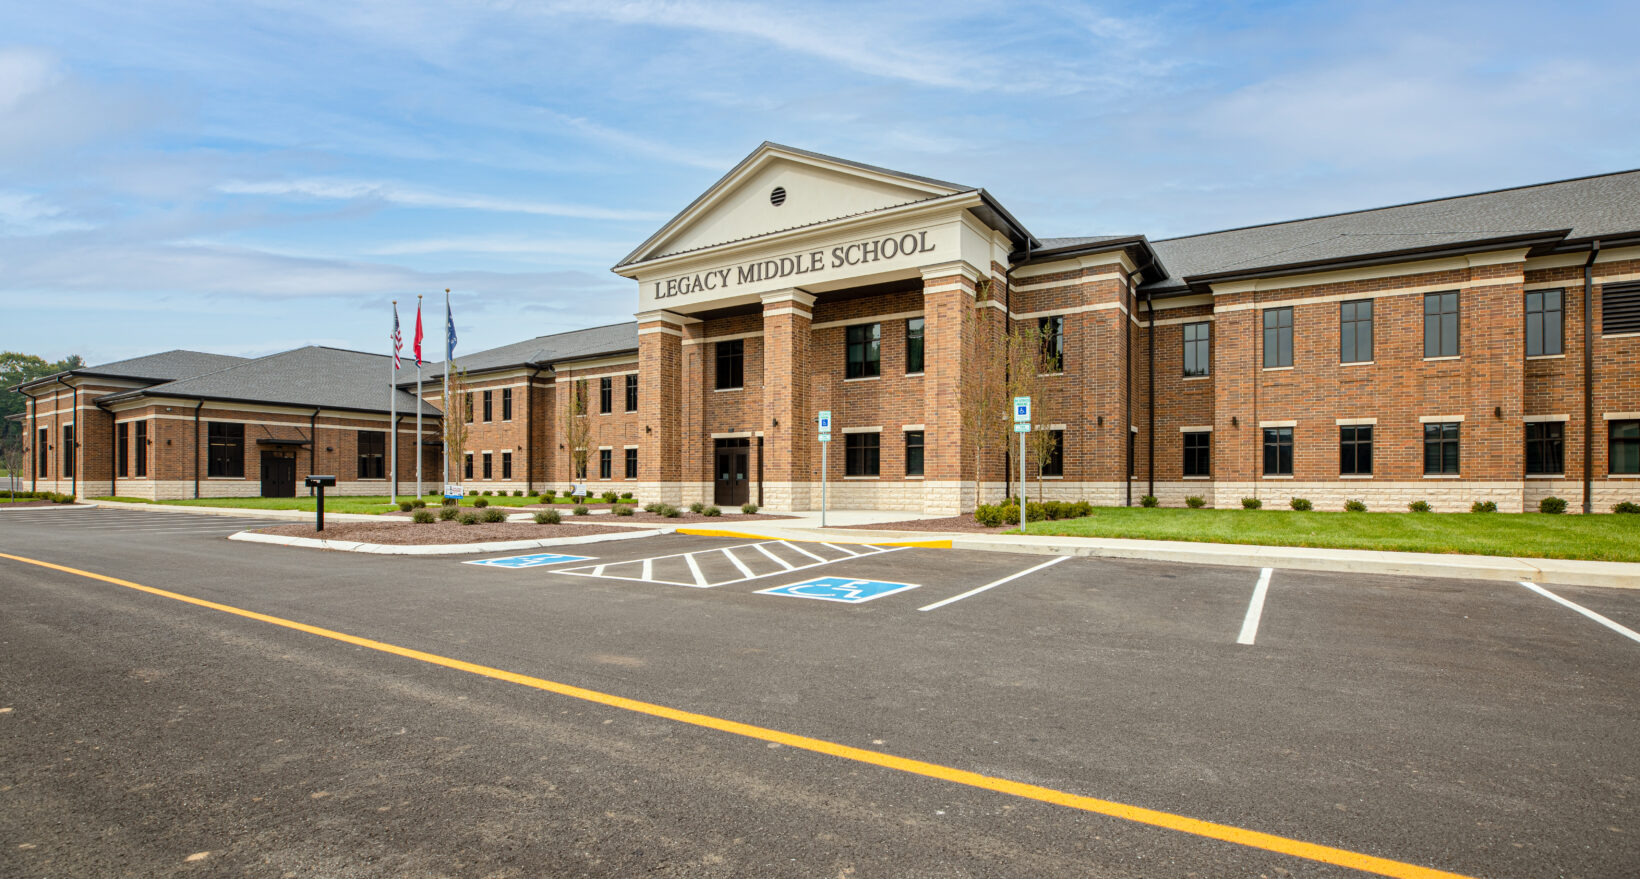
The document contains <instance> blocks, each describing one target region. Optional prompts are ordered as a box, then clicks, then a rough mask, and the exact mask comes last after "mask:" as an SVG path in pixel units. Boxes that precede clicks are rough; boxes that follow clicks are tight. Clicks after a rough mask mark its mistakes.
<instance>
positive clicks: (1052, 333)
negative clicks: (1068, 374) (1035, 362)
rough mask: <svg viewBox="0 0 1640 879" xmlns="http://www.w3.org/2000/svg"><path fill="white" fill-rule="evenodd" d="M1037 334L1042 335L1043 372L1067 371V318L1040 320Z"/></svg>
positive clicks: (1037, 325)
mask: <svg viewBox="0 0 1640 879" xmlns="http://www.w3.org/2000/svg"><path fill="white" fill-rule="evenodd" d="M1036 329H1037V332H1039V333H1041V334H1042V371H1043V372H1045V373H1055V372H1064V371H1065V318H1064V317H1063V316H1056V317H1044V318H1038V319H1037V322H1036Z"/></svg>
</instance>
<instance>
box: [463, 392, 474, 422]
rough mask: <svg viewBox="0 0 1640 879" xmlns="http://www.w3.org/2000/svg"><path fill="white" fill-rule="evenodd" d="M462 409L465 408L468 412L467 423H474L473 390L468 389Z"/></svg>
mask: <svg viewBox="0 0 1640 879" xmlns="http://www.w3.org/2000/svg"><path fill="white" fill-rule="evenodd" d="M462 409H463V410H465V411H466V413H467V423H468V424H472V423H473V392H472V391H468V392H467V394H466V396H465V397H464V398H463V399H462Z"/></svg>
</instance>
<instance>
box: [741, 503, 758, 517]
mask: <svg viewBox="0 0 1640 879" xmlns="http://www.w3.org/2000/svg"><path fill="white" fill-rule="evenodd" d="M740 511H741V512H742V513H745V514H746V515H748V516H750V515H752V514H754V513H756V512H757V504H741V505H740Z"/></svg>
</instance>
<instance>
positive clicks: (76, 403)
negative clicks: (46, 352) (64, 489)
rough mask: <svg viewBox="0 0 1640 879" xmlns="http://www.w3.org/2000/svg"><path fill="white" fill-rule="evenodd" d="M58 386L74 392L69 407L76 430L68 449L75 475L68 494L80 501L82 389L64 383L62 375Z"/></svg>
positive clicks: (70, 481)
mask: <svg viewBox="0 0 1640 879" xmlns="http://www.w3.org/2000/svg"><path fill="white" fill-rule="evenodd" d="M57 384H60V385H62V386H63V387H65V388H68V389H69V391H70V392H72V393H71V396H70V397H69V403H68V405H69V410H70V412H71V413H72V414H73V417H72V418H71V419H70V421H69V425H70V426H71V427H73V428H74V443H73V444H72V445H70V446H69V447H68V460H69V462H70V463H71V464H72V465H73V467H74V475H73V476H71V477H69V489H68V494H69V496H70V497H72V498H74V499H75V500H79V499H80V455H79V452H78V451H77V450H78V449H79V447H80V389H79V388H77V387H75V386H74V385H71V384H69V383H68V382H65V381H63V377H62V376H60V375H59V376H57ZM57 423H58V425H59V426H60V425H61V424H62V418H61V416H59V417H58V419H57ZM60 441H61V439H60V438H59V442H60Z"/></svg>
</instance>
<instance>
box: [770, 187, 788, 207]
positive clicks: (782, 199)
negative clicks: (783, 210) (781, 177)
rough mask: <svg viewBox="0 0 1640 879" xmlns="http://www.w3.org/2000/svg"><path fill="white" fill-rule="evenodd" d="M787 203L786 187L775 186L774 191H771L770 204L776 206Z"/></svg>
mask: <svg viewBox="0 0 1640 879" xmlns="http://www.w3.org/2000/svg"><path fill="white" fill-rule="evenodd" d="M785 203H786V187H784V186H776V187H775V188H774V191H773V192H771V193H769V204H772V205H774V206H775V207H780V206H781V205H783V204H785Z"/></svg>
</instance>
